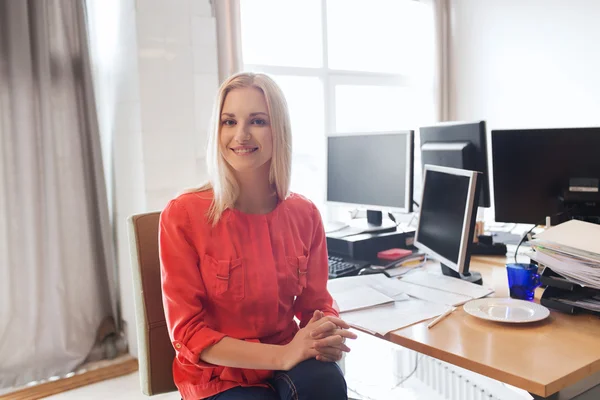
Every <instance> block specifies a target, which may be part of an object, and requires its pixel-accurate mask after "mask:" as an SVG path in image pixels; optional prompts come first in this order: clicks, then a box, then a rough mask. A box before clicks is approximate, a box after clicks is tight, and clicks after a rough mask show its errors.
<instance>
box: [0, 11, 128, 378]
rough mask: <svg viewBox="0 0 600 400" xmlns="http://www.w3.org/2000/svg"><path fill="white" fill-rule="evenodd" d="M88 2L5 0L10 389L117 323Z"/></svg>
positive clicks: (1, 203) (0, 21) (0, 233)
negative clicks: (86, 16)
mask: <svg viewBox="0 0 600 400" xmlns="http://www.w3.org/2000/svg"><path fill="white" fill-rule="evenodd" d="M84 13H85V10H84V2H82V1H79V0H36V1H22V0H0V388H2V387H11V386H19V385H22V384H26V383H28V382H31V381H38V380H43V379H47V378H49V377H52V376H61V375H64V374H66V373H68V372H70V371H72V370H73V369H74V368H76V367H77V366H78V365H79V364H80V363H82V362H83V361H84V360H85V359H86V357H87V356H88V354H89V353H90V351H91V349H92V347H93V346H94V343H95V341H96V335H97V331H98V328H99V327H100V325H101V324H102V322H103V321H106V319H107V318H110V317H115V319H116V320H117V321H118V318H117V298H116V293H117V290H116V283H115V282H116V281H115V273H114V272H115V271H114V254H113V246H112V239H111V229H110V223H109V217H108V206H107V199H106V188H105V182H104V176H103V168H102V159H101V151H100V141H99V135H98V128H97V121H96V114H95V105H94V97H93V92H92V85H91V72H90V65H89V58H88V49H87V41H86V29H85V24H84V20H85V19H84Z"/></svg>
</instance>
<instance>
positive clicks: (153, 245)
mask: <svg viewBox="0 0 600 400" xmlns="http://www.w3.org/2000/svg"><path fill="white" fill-rule="evenodd" d="M159 219H160V212H152V213H146V214H138V215H133V216H131V217H129V218H128V220H127V222H128V228H129V250H130V254H131V265H132V270H133V290H134V303H135V319H136V325H137V339H138V352H139V371H140V386H141V389H142V392H143V393H144V394H145V395H148V396H153V395H155V394H159V393H165V392H172V391H176V390H177V387H176V386H175V383H174V382H173V370H172V368H173V359H174V358H175V350H174V349H173V346H172V344H171V339H170V338H169V333H168V330H167V323H166V320H165V313H164V309H163V305H162V292H161V282H160V259H159V256H158V223H159Z"/></svg>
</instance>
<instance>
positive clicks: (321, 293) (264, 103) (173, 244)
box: [160, 73, 356, 400]
mask: <svg viewBox="0 0 600 400" xmlns="http://www.w3.org/2000/svg"><path fill="white" fill-rule="evenodd" d="M214 121H215V126H214V131H213V132H212V133H211V136H210V140H209V148H208V166H209V174H210V183H209V184H207V185H205V186H204V187H202V188H200V189H197V190H193V191H189V192H188V193H186V194H183V195H181V196H179V197H177V198H176V199H174V200H172V201H171V202H170V203H169V204H168V205H167V207H166V208H165V210H164V211H163V212H162V215H161V222H160V256H161V269H162V289H163V304H164V308H165V314H166V317H167V324H168V328H169V332H170V337H171V340H172V342H173V346H174V348H175V351H176V359H175V361H174V364H173V376H174V379H175V383H176V384H177V387H178V388H179V391H180V393H181V395H182V396H183V398H184V399H185V400H189V399H193V400H196V399H219V400H230V399H236V400H237V399H240V400H244V399H265V400H269V399H273V400H275V399H311V400H318V399H328V400H336V399H346V398H347V396H346V384H345V381H344V378H343V376H342V374H341V371H340V369H339V367H338V366H337V365H336V364H335V361H338V360H339V359H340V358H341V356H342V353H343V352H348V351H350V349H349V348H348V347H347V346H346V344H345V340H346V339H347V338H351V339H354V338H356V335H355V334H353V333H352V332H350V331H349V330H348V328H349V326H348V324H346V323H345V322H344V321H343V320H341V319H340V318H339V316H338V313H337V311H336V310H335V309H334V308H333V306H332V303H333V301H332V298H331V296H330V294H329V293H328V292H327V278H328V267H327V248H326V240H325V234H324V230H323V224H322V221H321V218H320V215H319V212H318V210H317V208H316V207H315V206H314V205H313V204H312V203H311V202H310V201H309V200H307V199H306V198H304V197H302V196H300V195H297V194H289V185H290V172H291V130H290V122H289V116H288V110H287V105H286V102H285V99H284V96H283V93H282V92H281V90H280V89H279V87H278V86H277V85H276V84H275V82H273V80H271V79H270V78H269V77H267V76H265V75H262V74H251V73H241V74H237V75H234V76H232V77H231V78H229V79H228V80H227V81H225V82H224V83H223V85H222V86H221V88H220V90H219V95H218V98H217V101H216V104H215V113H214ZM294 317H297V319H298V320H299V322H300V324H299V326H298V324H297V323H296V321H295V320H294Z"/></svg>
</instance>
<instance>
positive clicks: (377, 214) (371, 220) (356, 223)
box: [348, 210, 396, 233]
mask: <svg viewBox="0 0 600 400" xmlns="http://www.w3.org/2000/svg"><path fill="white" fill-rule="evenodd" d="M348 226H350V227H351V228H352V229H355V230H360V231H361V232H362V233H384V232H394V231H395V230H396V223H394V222H393V221H392V220H389V219H383V213H382V212H381V211H377V210H367V218H366V219H365V218H357V219H353V220H351V221H350V222H348Z"/></svg>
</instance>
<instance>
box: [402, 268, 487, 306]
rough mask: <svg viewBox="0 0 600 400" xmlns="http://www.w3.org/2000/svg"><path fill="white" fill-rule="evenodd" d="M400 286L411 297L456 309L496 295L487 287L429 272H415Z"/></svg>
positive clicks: (404, 279) (407, 276)
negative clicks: (468, 302)
mask: <svg viewBox="0 0 600 400" xmlns="http://www.w3.org/2000/svg"><path fill="white" fill-rule="evenodd" d="M400 284H401V287H402V289H403V290H404V292H405V293H406V294H408V295H410V296H413V297H417V298H419V299H423V300H428V301H431V302H435V303H439V304H446V305H450V306H455V307H456V306H460V305H462V304H465V303H466V302H467V301H470V300H474V299H479V298H481V297H485V296H488V295H490V294H492V293H494V290H493V289H491V288H489V287H486V286H480V285H475V284H473V283H470V282H466V281H462V280H460V279H456V278H452V277H450V276H445V275H437V274H432V273H430V272H427V271H414V272H413V273H411V274H408V275H406V276H405V277H403V278H402V279H401V280H400Z"/></svg>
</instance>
